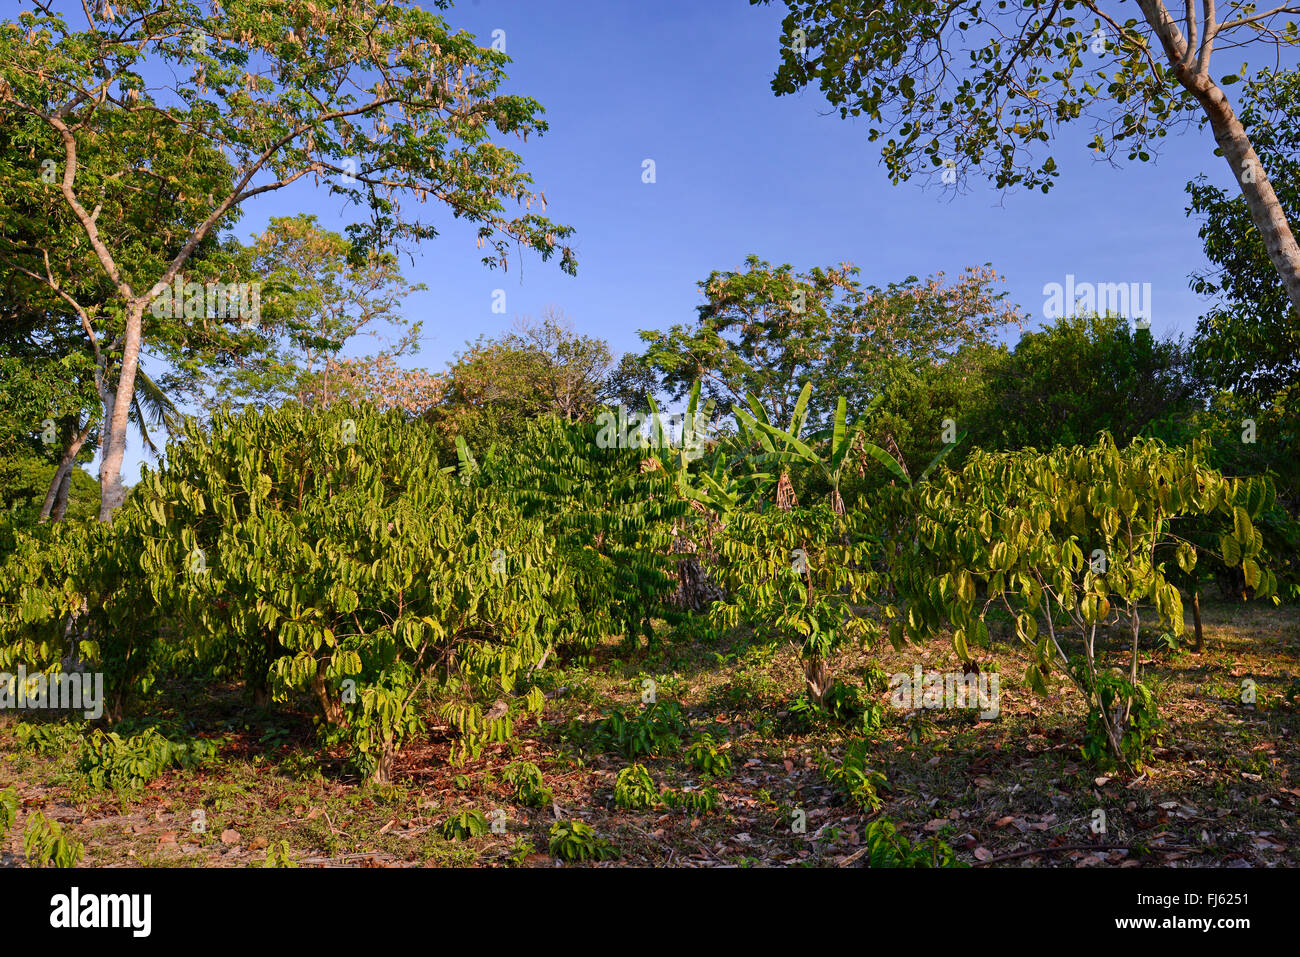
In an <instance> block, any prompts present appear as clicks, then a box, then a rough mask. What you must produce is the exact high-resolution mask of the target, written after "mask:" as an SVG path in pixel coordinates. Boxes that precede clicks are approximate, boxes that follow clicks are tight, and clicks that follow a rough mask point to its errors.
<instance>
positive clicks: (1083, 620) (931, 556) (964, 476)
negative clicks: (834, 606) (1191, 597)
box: [881, 437, 1275, 760]
mask: <svg viewBox="0 0 1300 957" xmlns="http://www.w3.org/2000/svg"><path fill="white" fill-rule="evenodd" d="M1272 497H1273V490H1272V484H1271V483H1270V482H1269V481H1268V480H1267V479H1260V480H1253V479H1252V480H1238V479H1232V478H1225V477H1224V476H1222V475H1221V474H1219V473H1218V472H1216V471H1214V470H1213V469H1210V468H1208V467H1207V466H1206V465H1205V463H1204V461H1203V448H1202V447H1201V445H1200V444H1199V443H1198V444H1194V445H1193V446H1192V447H1191V448H1186V449H1170V448H1168V447H1166V446H1165V445H1164V444H1163V443H1161V442H1159V441H1156V440H1135V441H1134V442H1133V443H1132V444H1131V445H1130V446H1129V447H1128V448H1127V449H1125V450H1124V451H1120V450H1119V449H1117V448H1116V447H1115V445H1114V443H1113V442H1111V441H1110V439H1109V437H1103V439H1102V441H1101V442H1100V443H1099V444H1097V445H1095V446H1091V447H1087V448H1084V447H1075V448H1068V449H1066V448H1062V449H1056V450H1054V451H1052V452H1050V453H1047V454H1040V453H1037V452H1034V451H1032V450H1029V451H1025V452H1016V453H1007V454H1002V455H997V454H992V453H983V452H981V453H977V454H975V455H973V456H972V457H971V458H970V460H969V461H968V462H967V463H966V465H965V466H964V467H963V469H962V470H961V471H960V472H954V471H951V470H947V469H945V470H943V471H942V472H941V473H939V474H938V475H937V476H936V478H935V479H934V480H933V481H932V482H931V483H930V484H928V485H925V486H921V487H918V488H916V489H913V490H910V491H904V492H901V493H900V494H898V495H897V496H895V497H894V499H893V501H892V503H890V505H889V507H887V508H884V509H882V511H881V517H882V518H883V516H884V515H886V514H887V513H889V512H890V510H891V509H892V510H893V511H892V515H893V518H892V521H894V522H895V523H896V524H895V525H894V526H893V529H892V531H891V532H888V534H889V536H890V537H891V538H893V539H895V540H900V539H901V540H902V541H906V540H907V539H911V540H912V545H911V546H910V547H906V546H904V547H899V548H896V549H895V550H894V553H893V555H892V556H891V559H890V564H891V580H892V582H893V584H894V586H895V588H896V589H897V590H898V595H899V597H900V601H899V603H898V605H891V606H890V607H889V608H888V609H887V613H888V615H889V617H890V618H891V619H892V620H891V624H890V637H891V639H892V640H893V641H894V643H895V644H896V645H898V646H900V647H901V645H902V642H903V640H904V638H905V637H906V636H911V637H915V638H922V637H925V636H928V635H931V634H934V633H935V632H936V631H938V630H939V629H940V628H941V627H942V626H944V625H945V624H946V625H947V626H948V627H950V628H951V631H952V641H953V648H954V650H955V651H956V653H957V655H958V657H959V658H960V659H962V660H964V661H965V660H969V659H970V651H969V647H970V645H972V644H979V645H983V644H987V642H988V627H987V624H986V623H985V616H986V615H987V613H988V610H989V609H990V608H991V607H992V606H994V605H995V604H996V605H999V606H1001V607H1002V608H1004V609H1005V611H1006V613H1007V615H1008V616H1010V618H1011V619H1012V620H1013V621H1014V623H1015V631H1016V635H1017V637H1018V638H1019V639H1020V640H1022V641H1023V642H1025V643H1026V644H1028V645H1029V647H1031V648H1032V649H1033V651H1034V660H1033V662H1032V663H1031V665H1030V666H1029V669H1028V673H1027V674H1026V676H1025V680H1026V683H1027V684H1028V685H1029V686H1030V687H1032V688H1034V689H1036V690H1040V691H1042V690H1044V689H1045V681H1046V678H1047V676H1048V675H1049V673H1050V672H1051V670H1052V668H1053V666H1054V665H1055V666H1057V667H1059V668H1060V669H1061V670H1062V671H1063V672H1064V673H1065V674H1066V675H1067V676H1068V677H1070V678H1071V679H1072V680H1074V681H1075V682H1076V683H1077V684H1078V685H1079V687H1080V690H1081V691H1083V693H1084V694H1085V696H1086V697H1087V698H1088V699H1089V700H1090V701H1092V702H1093V704H1094V705H1095V704H1096V703H1097V700H1098V699H1097V696H1098V695H1099V694H1100V693H1101V692H1102V690H1103V688H1104V687H1107V686H1106V685H1105V684H1104V683H1099V682H1098V680H1097V676H1098V673H1099V660H1098V659H1099V650H1098V644H1097V643H1098V631H1099V629H1100V630H1101V632H1102V634H1103V635H1104V634H1105V633H1106V632H1107V631H1108V630H1109V629H1110V628H1111V627H1114V626H1117V625H1122V626H1124V627H1126V628H1127V629H1128V631H1129V633H1130V636H1131V648H1130V649H1129V684H1128V689H1126V690H1123V695H1122V696H1123V698H1124V704H1123V707H1122V709H1121V710H1122V715H1123V716H1124V717H1125V718H1127V716H1129V715H1130V714H1131V708H1132V707H1133V705H1134V702H1135V700H1136V697H1137V696H1139V694H1140V692H1139V691H1138V686H1139V682H1138V677H1139V675H1138V661H1139V657H1140V650H1139V648H1138V639H1139V635H1140V622H1141V616H1142V615H1143V614H1146V613H1147V610H1148V609H1151V610H1153V611H1154V614H1155V619H1156V620H1157V621H1158V622H1159V623H1160V625H1161V626H1162V627H1164V628H1166V629H1168V630H1169V631H1170V632H1171V633H1172V634H1174V635H1175V636H1177V635H1180V634H1182V632H1183V603H1182V597H1181V595H1180V594H1179V592H1178V588H1177V587H1176V586H1175V584H1174V583H1173V582H1171V581H1170V580H1169V577H1168V576H1169V574H1170V573H1168V572H1167V570H1166V564H1167V563H1166V560H1164V553H1158V550H1159V549H1162V548H1163V549H1165V550H1167V551H1168V552H1169V553H1170V554H1168V559H1169V561H1168V565H1169V567H1171V568H1172V566H1173V561H1172V560H1173V559H1174V558H1175V557H1176V555H1177V556H1178V558H1179V561H1181V562H1182V563H1183V564H1184V565H1185V566H1188V567H1190V562H1191V555H1192V553H1191V552H1190V551H1189V549H1188V548H1184V547H1182V545H1186V544H1187V543H1186V542H1184V540H1183V539H1181V538H1180V537H1179V536H1178V535H1177V533H1176V532H1175V529H1176V528H1178V527H1180V523H1185V521H1186V520H1187V519H1188V518H1192V517H1202V518H1211V517H1212V518H1213V520H1214V521H1215V522H1216V524H1217V527H1218V529H1219V530H1220V532H1219V536H1218V539H1217V544H1218V546H1219V548H1218V550H1219V552H1220V555H1221V558H1222V560H1223V561H1224V562H1225V563H1226V564H1227V565H1229V566H1239V567H1241V569H1242V573H1243V575H1244V576H1245V578H1246V580H1247V582H1248V583H1250V584H1251V586H1252V587H1255V588H1256V590H1257V594H1259V595H1268V594H1271V592H1272V591H1273V588H1274V583H1275V579H1274V577H1273V575H1272V574H1271V573H1270V572H1269V571H1268V570H1267V569H1266V568H1265V567H1264V566H1263V564H1262V538H1261V536H1260V534H1259V532H1258V530H1256V529H1255V527H1254V524H1253V522H1254V519H1255V518H1256V517H1258V516H1259V515H1260V514H1261V513H1262V512H1263V511H1264V510H1266V509H1267V508H1268V507H1269V505H1270V504H1271V501H1272ZM886 522H887V523H888V520H886ZM904 536H906V537H904ZM1060 616H1065V618H1066V621H1067V625H1068V627H1065V628H1062V629H1061V630H1060V631H1058V629H1057V627H1056V622H1057V620H1058V618H1059V617H1060ZM1040 621H1041V622H1042V623H1043V624H1044V626H1043V627H1041V628H1040ZM1071 638H1073V641H1074V642H1075V643H1077V646H1079V647H1081V649H1082V655H1081V659H1080V660H1081V661H1082V667H1081V668H1080V667H1074V666H1072V664H1071V655H1069V654H1067V652H1066V650H1065V645H1066V644H1067V643H1069V642H1070V640H1071ZM1098 714H1099V716H1100V720H1101V722H1102V723H1103V724H1105V725H1107V727H1108V735H1109V737H1110V740H1111V745H1110V746H1111V750H1112V753H1113V754H1114V756H1115V757H1117V758H1119V759H1121V760H1124V753H1123V744H1122V737H1123V729H1122V727H1121V726H1119V725H1116V724H1115V723H1114V722H1112V721H1111V717H1110V715H1109V714H1108V711H1107V710H1106V709H1105V708H1099V709H1098Z"/></svg>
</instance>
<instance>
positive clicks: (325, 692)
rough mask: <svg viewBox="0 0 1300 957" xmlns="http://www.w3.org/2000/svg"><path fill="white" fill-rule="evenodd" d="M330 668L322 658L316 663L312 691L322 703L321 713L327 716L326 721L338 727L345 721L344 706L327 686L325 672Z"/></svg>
mask: <svg viewBox="0 0 1300 957" xmlns="http://www.w3.org/2000/svg"><path fill="white" fill-rule="evenodd" d="M328 668H329V662H328V661H327V660H326V659H324V658H321V659H319V660H318V661H317V662H316V676H315V677H314V678H312V682H311V690H312V691H313V692H314V693H315V695H316V700H317V701H319V702H320V707H321V713H322V714H324V715H325V720H326V722H327V723H329V724H331V725H337V724H340V723H342V721H343V706H342V705H340V704H339V701H338V698H336V697H334V696H333V695H331V694H330V693H329V688H328V687H327V686H326V684H325V672H326V670H327V669H328Z"/></svg>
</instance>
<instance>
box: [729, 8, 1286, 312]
mask: <svg viewBox="0 0 1300 957" xmlns="http://www.w3.org/2000/svg"><path fill="white" fill-rule="evenodd" d="M750 2H751V3H752V4H766V3H770V2H772V0H750ZM781 2H782V3H784V4H785V6H786V7H788V8H789V14H788V15H787V16H786V18H785V20H784V22H783V25H782V30H783V34H784V36H783V45H782V51H781V66H780V68H779V69H778V70H777V73H776V77H775V79H774V80H773V81H772V88H773V90H774V91H775V92H776V93H777V94H778V95H782V94H789V93H794V92H796V91H798V90H801V89H803V88H804V87H806V86H808V85H809V84H816V85H817V86H819V87H820V88H821V90H822V92H823V93H824V94H825V95H826V98H827V99H828V100H829V101H830V103H831V105H832V106H834V107H837V108H838V109H839V111H840V115H841V116H843V117H849V116H861V115H863V114H865V115H866V117H867V118H868V119H869V120H871V122H872V126H871V128H870V134H869V135H870V138H871V139H872V140H873V141H874V140H877V139H879V138H880V137H882V136H888V139H887V140H886V141H885V144H884V146H883V147H882V148H881V156H882V158H883V159H884V161H885V164H886V166H887V168H888V170H889V173H890V176H891V177H892V178H893V180H894V182H899V181H901V180H905V179H909V178H910V177H912V176H913V175H916V174H918V173H923V172H924V171H926V170H927V169H928V170H930V171H931V172H932V173H935V174H938V175H940V176H941V177H943V176H946V177H947V178H948V179H949V181H952V180H953V179H955V178H956V177H959V176H960V175H961V174H962V173H963V172H965V171H966V170H968V169H971V168H974V169H976V170H979V171H981V172H984V173H986V174H987V175H988V176H989V177H990V178H991V179H993V181H994V182H995V183H996V184H997V185H998V187H999V188H1001V187H1007V186H1013V185H1017V184H1020V185H1023V186H1026V187H1040V188H1042V189H1043V191H1047V190H1048V189H1049V188H1050V186H1051V185H1052V182H1053V179H1054V177H1055V176H1056V175H1057V174H1058V170H1057V165H1056V160H1055V159H1054V158H1053V157H1052V156H1050V155H1048V156H1046V157H1045V158H1043V159H1041V160H1039V159H1038V158H1037V157H1036V155H1035V152H1036V149H1037V148H1038V147H1039V146H1040V144H1041V143H1042V142H1045V141H1048V140H1050V139H1051V138H1052V136H1053V134H1055V133H1056V132H1057V130H1058V129H1059V127H1061V126H1062V125H1064V124H1066V123H1069V122H1072V121H1076V120H1084V121H1091V122H1092V123H1093V124H1094V133H1095V135H1094V137H1093V140H1092V147H1093V149H1094V150H1095V151H1096V152H1097V153H1098V154H1101V155H1104V156H1105V157H1107V158H1112V157H1114V156H1115V155H1116V154H1117V153H1118V152H1119V151H1120V150H1122V149H1124V148H1127V150H1128V158H1129V159H1138V160H1147V159H1150V157H1151V155H1152V153H1153V152H1154V151H1155V146H1156V144H1157V142H1158V141H1159V140H1160V139H1161V138H1163V137H1164V136H1165V135H1166V134H1167V133H1168V132H1169V131H1170V130H1171V129H1173V128H1175V127H1176V126H1178V125H1179V124H1180V123H1183V122H1186V121H1190V120H1193V119H1199V121H1200V122H1201V123H1202V124H1204V125H1208V126H1209V127H1210V129H1211V130H1212V131H1213V133H1214V139H1215V142H1216V143H1217V144H1218V152H1219V153H1221V154H1222V156H1223V158H1224V159H1225V160H1226V161H1227V163H1228V165H1229V167H1230V168H1231V169H1232V174H1233V176H1234V178H1236V180H1237V182H1238V183H1239V184H1240V187H1241V195H1242V197H1243V199H1244V200H1245V202H1246V205H1247V208H1248V209H1249V210H1250V216H1251V221H1252V222H1253V223H1254V225H1255V228H1256V229H1257V230H1258V231H1259V235H1260V236H1261V238H1262V240H1263V244H1264V248H1265V249H1266V250H1267V252H1268V258H1269V261H1270V262H1271V263H1272V264H1273V268H1274V269H1275V270H1276V271H1277V273H1278V275H1279V276H1280V277H1281V278H1282V282H1283V285H1284V286H1285V287H1286V290H1287V295H1288V297H1289V299H1290V301H1291V305H1292V308H1293V309H1294V310H1295V311H1296V312H1297V313H1300V245H1297V243H1296V238H1295V234H1294V232H1293V230H1292V228H1291V225H1290V223H1289V222H1288V220H1287V217H1286V211H1285V210H1284V209H1283V206H1282V204H1281V202H1280V201H1279V200H1278V196H1277V194H1276V192H1275V191H1274V188H1273V183H1272V181H1271V179H1270V178H1269V175H1270V173H1271V172H1272V171H1271V170H1268V169H1267V167H1266V164H1264V163H1263V162H1262V161H1261V159H1260V156H1259V155H1258V153H1257V152H1256V144H1255V143H1254V142H1253V140H1252V137H1251V135H1250V131H1249V129H1248V126H1247V125H1246V124H1245V123H1243V122H1242V119H1241V118H1240V117H1238V116H1237V114H1236V113H1235V112H1234V110H1233V107H1232V104H1231V103H1230V102H1229V100H1228V97H1227V95H1226V94H1225V93H1224V90H1223V87H1224V85H1225V84H1229V83H1231V82H1232V81H1233V80H1235V79H1236V77H1235V76H1233V75H1229V76H1227V77H1223V78H1221V79H1219V80H1216V79H1215V78H1214V77H1213V76H1211V74H1210V66H1211V61H1212V59H1213V54H1214V51H1215V49H1216V47H1217V48H1218V49H1220V50H1234V51H1236V50H1240V49H1242V48H1247V49H1253V50H1254V51H1256V52H1257V53H1258V55H1259V56H1260V57H1262V58H1269V59H1272V58H1273V57H1274V56H1278V57H1280V56H1281V55H1282V52H1283V49H1284V48H1286V47H1290V46H1294V45H1295V44H1296V43H1297V42H1300V31H1298V30H1297V25H1296V21H1295V19H1294V16H1295V15H1296V14H1298V13H1300V5H1297V4H1295V3H1285V2H1283V3H1281V4H1277V5H1268V6H1266V8H1265V9H1259V8H1258V7H1257V5H1256V4H1254V3H1247V2H1241V0H1232V2H1230V3H1229V4H1228V5H1227V9H1226V11H1221V10H1220V8H1219V4H1218V3H1217V2H1216V0H1200V2H1199V3H1198V2H1197V0H1186V2H1185V3H1183V4H1182V6H1181V8H1178V7H1175V8H1173V9H1172V10H1171V9H1170V7H1168V6H1166V4H1165V3H1164V2H1163V0H1136V5H1137V8H1138V10H1139V11H1140V12H1141V19H1136V18H1130V19H1128V20H1125V21H1123V22H1120V21H1119V20H1118V19H1117V18H1116V16H1113V15H1112V14H1111V13H1110V12H1108V11H1106V10H1103V9H1102V3H1101V2H1100V0H999V2H998V3H996V4H987V3H985V2H984V0H902V2H890V3H886V2H884V0H867V2H860V3H844V2H842V0H781Z"/></svg>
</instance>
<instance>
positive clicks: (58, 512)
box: [53, 468, 72, 522]
mask: <svg viewBox="0 0 1300 957" xmlns="http://www.w3.org/2000/svg"><path fill="white" fill-rule="evenodd" d="M71 491H72V469H71V468H68V469H65V470H64V472H63V481H61V482H59V492H58V495H56V496H55V498H54V513H53V518H54V520H55V521H56V522H61V521H63V517H64V516H65V515H67V514H68V495H69V494H70V493H71Z"/></svg>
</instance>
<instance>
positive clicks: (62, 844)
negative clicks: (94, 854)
mask: <svg viewBox="0 0 1300 957" xmlns="http://www.w3.org/2000/svg"><path fill="white" fill-rule="evenodd" d="M85 852H86V849H85V847H84V846H83V845H81V844H80V843H79V842H77V841H74V840H73V839H71V838H70V837H68V836H67V835H66V834H64V833H63V826H62V825H61V824H59V822H58V821H51V820H49V819H48V818H46V817H45V815H44V814H42V813H41V812H40V811H33V812H32V813H31V815H29V817H28V819H27V833H26V834H25V835H23V853H24V855H25V856H26V857H27V862H28V863H29V864H31V865H32V867H44V866H46V865H47V864H48V865H53V866H54V867H76V866H77V864H78V862H79V861H80V860H81V856H82V855H83V854H84V853H85Z"/></svg>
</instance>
